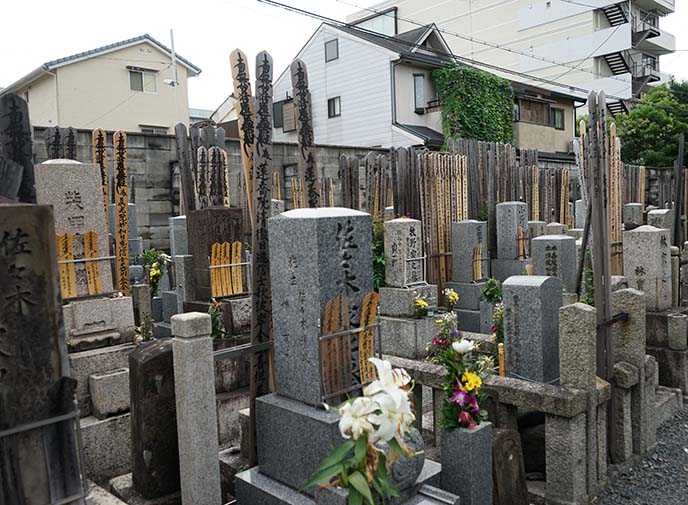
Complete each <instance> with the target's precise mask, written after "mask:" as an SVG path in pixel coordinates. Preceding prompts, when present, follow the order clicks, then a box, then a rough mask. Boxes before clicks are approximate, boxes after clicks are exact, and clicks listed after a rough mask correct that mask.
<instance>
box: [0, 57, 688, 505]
mask: <svg viewBox="0 0 688 505" xmlns="http://www.w3.org/2000/svg"><path fill="white" fill-rule="evenodd" d="M231 65H232V81H233V89H234V94H235V96H236V98H237V103H238V127H239V128H238V130H239V139H238V141H234V140H232V141H230V139H229V138H226V137H225V131H224V130H223V129H222V128H219V127H215V126H212V125H211V126H203V127H198V126H192V127H190V128H189V129H187V127H186V126H185V125H184V124H183V123H180V124H178V125H177V127H176V130H175V135H174V136H166V135H153V136H148V137H145V138H144V137H143V136H141V135H138V134H132V133H130V134H129V135H128V134H127V133H126V132H124V131H122V130H118V131H104V130H102V129H95V130H93V131H86V130H76V129H74V128H71V127H66V126H63V127H58V126H54V127H51V128H47V129H46V128H33V127H32V125H31V121H30V118H29V115H28V109H27V104H26V102H25V101H24V100H23V99H22V98H21V97H19V96H18V95H15V94H12V93H8V94H5V95H2V96H1V97H0V201H1V202H2V203H0V286H1V293H0V305H1V308H2V310H1V312H0V504H2V505H20V504H21V505H24V504H26V505H43V504H58V503H59V504H67V503H79V504H85V503H94V504H122V503H128V504H136V505H142V504H156V505H161V504H165V505H167V504H184V505H190V504H201V505H220V504H226V503H237V504H239V505H273V504H275V505H276V504H318V505H325V504H327V505H329V504H332V505H334V504H371V505H372V504H377V503H380V504H381V503H390V504H424V505H431V504H432V505H434V504H454V505H456V504H461V505H485V504H491V503H494V504H496V505H507V504H516V505H521V504H523V505H525V504H528V503H542V504H544V503H546V504H562V505H563V504H587V503H591V502H593V501H595V499H596V497H597V496H598V495H599V494H600V493H601V492H602V491H603V490H604V489H605V488H606V487H607V486H608V485H610V484H611V483H612V481H613V478H614V476H615V475H617V474H618V472H617V471H618V469H623V468H624V465H629V464H632V463H633V462H637V461H639V460H641V459H642V458H643V457H644V456H647V455H648V454H651V453H652V451H653V450H654V449H655V447H656V444H657V438H656V437H657V430H658V427H659V426H660V425H662V424H663V423H665V422H671V418H672V416H673V415H674V414H675V413H677V412H678V411H679V410H681V409H683V405H684V398H685V395H686V394H688V304H687V303H686V299H688V287H687V286H688V284H687V283H688V275H686V271H685V265H686V264H688V259H686V258H687V257H688V248H687V247H686V244H688V242H686V243H684V239H686V225H687V223H686V219H685V216H686V194H687V193H688V183H687V182H686V178H685V174H684V167H683V163H682V160H683V158H684V156H683V144H682V142H681V144H680V146H679V145H677V146H676V149H677V158H676V160H677V161H676V162H675V166H674V169H673V170H666V171H664V172H662V173H661V174H659V175H657V174H654V173H653V174H650V170H649V169H646V167H644V166H632V165H627V164H624V163H622V161H621V157H620V150H621V142H620V140H619V138H618V137H617V135H616V131H615V125H614V123H613V121H611V118H610V117H607V115H608V113H607V108H606V106H605V104H606V98H605V96H604V93H599V94H597V93H591V94H590V96H589V97H588V104H587V109H588V110H587V111H586V112H587V114H588V120H587V122H581V125H580V132H579V136H578V137H577V139H576V140H575V152H576V163H575V165H574V166H571V167H567V168H561V167H545V166H540V165H539V160H538V152H537V151H536V150H527V149H521V150H520V151H519V152H517V150H516V149H515V148H514V147H512V146H511V145H509V144H501V143H495V142H484V141H477V140H468V139H462V138H451V137H449V136H446V138H445V141H444V146H443V148H442V149H441V150H440V151H428V150H427V149H418V148H392V149H372V150H370V149H366V150H365V151H364V150H362V149H361V150H358V151H355V150H349V151H346V150H342V152H341V153H340V155H339V156H334V157H333V156H329V155H328V156H327V157H325V156H324V155H323V153H324V150H323V151H321V152H319V149H318V146H316V145H315V144H314V135H313V125H312V111H311V95H310V93H309V87H308V69H307V68H306V65H305V64H304V63H303V62H302V61H300V60H295V61H294V62H293V63H292V65H291V68H290V72H291V83H292V87H293V99H294V111H295V121H296V128H297V137H298V145H294V146H291V147H289V146H286V147H285V145H278V144H275V145H273V141H272V135H273V122H274V117H273V107H272V104H273V65H272V58H271V57H270V55H269V54H268V53H267V52H262V53H260V54H259V55H258V56H257V58H256V61H255V64H253V62H249V61H247V58H246V56H245V55H244V54H243V53H242V52H241V51H240V50H235V51H234V52H233V53H232V54H231ZM230 87H231V84H230ZM287 158H290V160H291V161H292V162H293V163H294V165H295V166H296V170H295V171H294V173H293V174H290V176H289V177H288V178H287V177H286V174H285V171H284V169H283V167H284V166H285V164H286V162H285V160H286V159H287ZM155 164H158V165H159V166H162V167H163V169H164V170H167V172H169V173H168V174H167V177H168V178H170V181H171V182H170V187H171V188H172V189H171V190H169V189H163V190H159V191H158V192H157V193H156V187H157V185H160V184H161V183H160V181H156V180H155V179H154V176H152V175H149V174H151V173H152V172H151V171H150V169H149V168H147V167H150V166H153V165H155ZM137 193H138V194H137ZM160 195H162V196H160ZM161 198H165V199H167V200H171V201H172V208H173V209H174V212H173V213H172V214H171V215H168V216H165V217H164V219H162V220H161V222H159V223H157V224H156V227H155V230H157V231H156V232H155V233H156V234H157V235H155V236H151V233H150V230H151V229H153V223H137V216H141V215H142V214H141V213H137V206H139V205H146V206H150V205H153V204H154V203H155V201H156V200H160V199H161ZM146 218H147V219H148V218H149V216H148V215H147V214H146ZM144 228H145V230H146V237H145V238H144V236H143V235H142V231H141V230H143V229H144ZM160 234H162V235H160ZM153 245H156V247H157V248H153V247H152V246H153ZM144 246H145V247H144ZM149 246H150V247H149ZM615 469H617V471H615Z"/></svg>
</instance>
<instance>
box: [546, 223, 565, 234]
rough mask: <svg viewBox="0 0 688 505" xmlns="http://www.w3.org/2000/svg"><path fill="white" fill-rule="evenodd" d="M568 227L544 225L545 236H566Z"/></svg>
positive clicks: (558, 224) (559, 224)
mask: <svg viewBox="0 0 688 505" xmlns="http://www.w3.org/2000/svg"><path fill="white" fill-rule="evenodd" d="M567 230H568V227H567V226H566V225H565V224H561V223H547V224H546V225H545V235H566V231H567Z"/></svg>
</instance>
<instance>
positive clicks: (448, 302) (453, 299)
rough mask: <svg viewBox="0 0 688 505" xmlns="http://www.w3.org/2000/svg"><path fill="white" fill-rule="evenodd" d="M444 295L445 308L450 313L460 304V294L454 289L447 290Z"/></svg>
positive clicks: (443, 292)
mask: <svg viewBox="0 0 688 505" xmlns="http://www.w3.org/2000/svg"><path fill="white" fill-rule="evenodd" d="M442 294H443V295H444V306H445V307H446V308H447V310H449V311H451V310H454V306H455V305H456V304H457V303H459V294H458V293H457V292H456V291H454V290H453V289H452V288H445V289H444V291H442Z"/></svg>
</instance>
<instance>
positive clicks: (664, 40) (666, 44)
mask: <svg viewBox="0 0 688 505" xmlns="http://www.w3.org/2000/svg"><path fill="white" fill-rule="evenodd" d="M675 1H676V0H626V1H624V2H610V1H608V0H440V1H436V2H428V1H426V0H387V1H385V2H382V3H379V4H377V5H374V6H373V7H370V8H366V9H363V10H361V11H359V12H356V13H354V14H352V15H351V16H349V18H348V19H347V21H348V22H349V23H352V24H355V25H357V26H359V27H361V28H366V29H369V30H372V31H376V32H379V33H383V34H386V35H395V34H397V33H400V32H404V31H408V30H411V29H413V28H417V27H418V25H424V24H428V23H433V22H434V23H436V24H437V26H438V28H439V30H440V32H441V33H442V35H443V37H444V39H445V40H446V41H447V44H448V45H449V47H450V48H451V49H452V51H453V52H454V53H455V54H456V55H457V56H458V57H459V58H460V59H462V60H463V61H465V62H467V63H472V64H474V65H478V64H479V63H480V62H482V63H487V64H489V65H491V66H496V67H500V68H503V69H507V70H508V71H510V72H513V73H510V72H500V71H495V69H494V68H490V69H489V70H490V71H492V72H495V73H497V74H501V75H502V76H503V77H506V78H508V79H517V80H519V81H521V82H525V83H528V84H532V85H535V86H539V87H545V88H547V89H552V90H553V91H558V92H566V93H574V94H577V95H578V96H581V97H582V96H584V95H585V92H584V91H582V90H596V91H600V90H604V91H605V92H606V93H607V95H608V96H610V97H611V100H610V101H611V104H610V110H612V112H614V113H617V112H623V111H625V110H627V108H628V107H630V106H632V100H629V99H632V98H638V97H640V96H641V95H642V94H643V93H644V92H646V91H647V86H649V85H652V84H653V83H661V82H667V81H669V80H670V78H671V76H670V75H668V74H665V73H662V72H661V69H660V63H659V59H660V56H662V55H666V54H671V53H672V52H674V50H675V44H676V42H675V38H674V36H673V35H671V34H670V33H667V32H666V31H665V30H663V29H662V27H661V18H662V17H663V16H666V15H668V14H671V13H672V12H674V10H675ZM524 74H525V75H524ZM526 76H533V77H534V78H527V77H526ZM548 81H549V82H548Z"/></svg>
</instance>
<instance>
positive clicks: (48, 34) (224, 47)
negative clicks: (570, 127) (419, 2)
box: [0, 0, 688, 109]
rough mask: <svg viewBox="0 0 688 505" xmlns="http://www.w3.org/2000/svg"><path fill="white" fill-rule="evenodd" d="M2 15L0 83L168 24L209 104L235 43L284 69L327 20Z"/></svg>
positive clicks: (687, 43) (87, 8)
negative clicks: (264, 52)
mask: <svg viewBox="0 0 688 505" xmlns="http://www.w3.org/2000/svg"><path fill="white" fill-rule="evenodd" d="M345 1H346V2H347V3H348V4H351V3H354V4H359V5H365V6H369V5H374V4H375V3H377V1H375V0H345ZM282 2H283V3H288V4H292V5H297V6H299V7H300V8H303V9H305V10H309V11H315V12H318V13H321V14H324V15H326V16H329V17H332V18H336V19H340V20H344V18H345V16H346V15H347V14H349V13H350V12H352V11H354V10H356V9H355V8H354V7H351V6H350V5H347V3H342V2H338V1H337V0H282ZM37 4H38V5H37ZM676 4H677V8H676V13H674V14H672V15H670V16H668V17H667V18H664V19H662V27H663V28H665V29H666V30H667V31H669V32H670V33H673V34H674V35H675V36H676V48H677V49H688V30H685V27H686V26H687V25H688V0H677V1H676ZM2 19H3V21H4V22H3V23H2V28H1V29H0V61H1V62H2V65H0V87H2V86H7V85H8V84H11V83H12V82H14V81H16V80H17V79H19V78H20V77H22V76H23V75H25V74H27V73H29V72H30V71H31V70H33V69H35V68H36V67H38V66H40V65H41V64H42V63H44V62H46V61H50V60H54V59H57V58H61V57H64V56H68V55H71V54H74V53H78V52H81V51H86V50H89V49H93V48H96V47H99V46H103V45H106V44H111V43H113V42H118V41H120V40H124V39H127V38H131V37H135V36H138V35H142V34H144V33H149V34H150V35H152V36H153V37H154V38H156V39H158V40H159V41H160V42H162V43H164V44H166V45H169V42H170V40H169V39H170V32H169V31H170V28H174V37H175V46H176V50H177V52H178V53H179V54H180V55H182V56H184V57H185V58H187V59H188V60H190V61H191V62H192V63H194V64H195V65H197V66H198V67H200V68H201V69H202V70H203V72H202V73H201V75H199V76H198V77H194V78H193V79H190V80H189V106H190V107H195V108H203V109H215V108H216V107H217V106H218V105H219V104H220V103H221V102H222V101H223V100H224V99H225V98H226V97H227V95H229V93H231V91H232V82H231V72H230V67H229V53H230V52H231V51H232V50H233V49H234V48H236V47H239V48H241V49H242V50H243V51H244V52H245V53H246V54H247V56H248V57H249V59H250V60H251V61H253V59H254V58H255V55H256V54H257V53H258V52H259V51H261V50H267V51H268V52H269V53H270V54H271V55H272V57H273V59H274V62H275V74H276V75H275V77H277V75H279V74H280V73H281V72H282V70H284V68H286V66H287V65H288V64H289V63H290V61H291V59H292V58H293V57H294V56H295V55H296V53H297V52H298V51H299V49H300V48H301V47H302V46H303V44H304V43H305V42H306V41H307V40H308V38H309V37H310V35H311V34H312V33H313V32H314V30H315V29H316V28H317V26H318V25H319V24H320V23H319V21H317V20H315V19H311V18H307V17H305V16H301V15H299V14H295V13H290V12H286V11H284V10H282V9H278V8H276V7H271V6H268V5H265V4H261V3H258V2H257V1H256V0H195V1H190V0H183V1H182V0H157V1H153V0H136V1H134V0H117V1H116V2H107V3H94V2H93V1H88V2H87V1H84V0H70V1H69V2H49V1H46V0H41V1H40V2H26V1H25V2H17V1H10V0H2ZM8 21H10V22H8ZM661 69H662V71H664V72H668V73H671V74H675V75H676V77H677V78H678V79H688V51H680V52H677V53H674V54H673V55H670V56H664V57H662V60H661Z"/></svg>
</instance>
